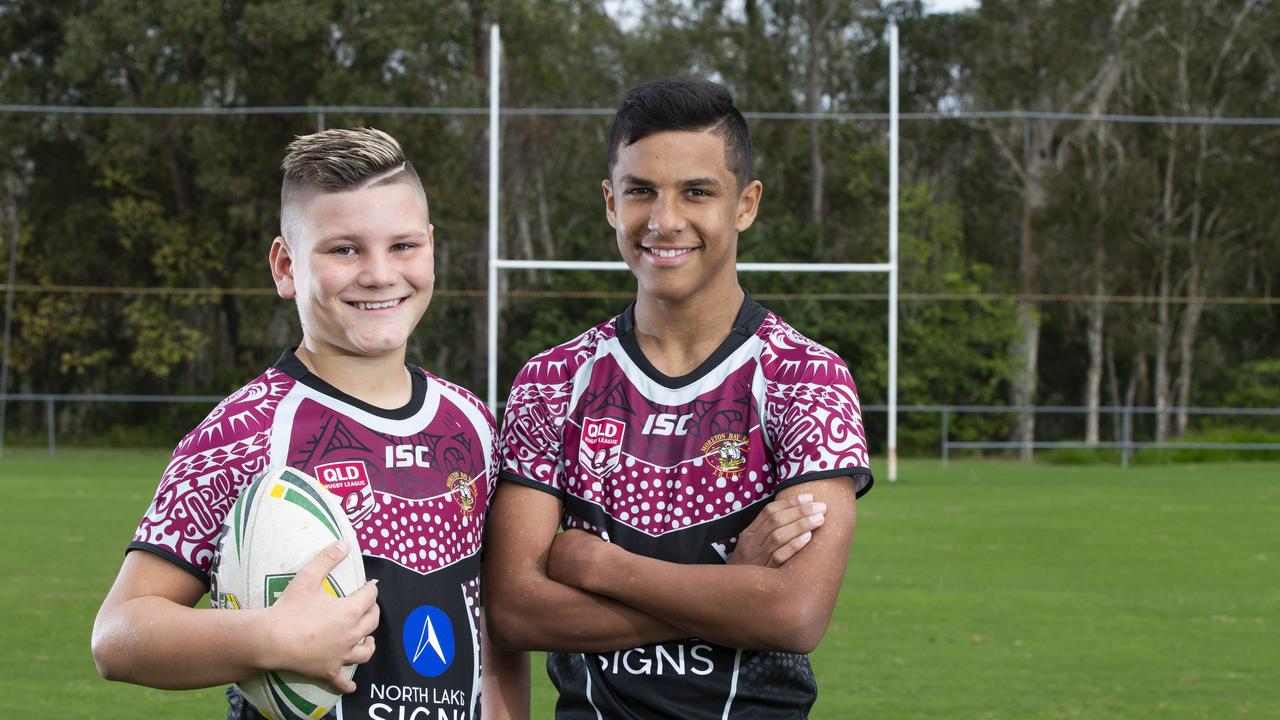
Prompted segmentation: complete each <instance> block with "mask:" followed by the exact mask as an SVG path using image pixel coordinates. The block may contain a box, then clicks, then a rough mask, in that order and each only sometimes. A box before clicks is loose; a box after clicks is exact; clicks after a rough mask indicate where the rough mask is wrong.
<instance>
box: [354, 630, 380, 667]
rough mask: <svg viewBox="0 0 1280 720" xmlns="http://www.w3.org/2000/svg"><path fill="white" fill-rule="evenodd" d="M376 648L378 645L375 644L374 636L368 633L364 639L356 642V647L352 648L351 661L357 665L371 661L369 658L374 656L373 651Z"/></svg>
mask: <svg viewBox="0 0 1280 720" xmlns="http://www.w3.org/2000/svg"><path fill="white" fill-rule="evenodd" d="M376 649H377V647H376V645H375V644H374V641H373V636H372V635H366V636H365V637H364V639H363V640H361V641H360V642H359V643H357V644H356V646H355V647H353V648H351V653H350V658H351V659H350V661H349V662H352V663H355V664H357V665H361V664H364V663H367V662H369V658H372V657H373V651H374V650H376Z"/></svg>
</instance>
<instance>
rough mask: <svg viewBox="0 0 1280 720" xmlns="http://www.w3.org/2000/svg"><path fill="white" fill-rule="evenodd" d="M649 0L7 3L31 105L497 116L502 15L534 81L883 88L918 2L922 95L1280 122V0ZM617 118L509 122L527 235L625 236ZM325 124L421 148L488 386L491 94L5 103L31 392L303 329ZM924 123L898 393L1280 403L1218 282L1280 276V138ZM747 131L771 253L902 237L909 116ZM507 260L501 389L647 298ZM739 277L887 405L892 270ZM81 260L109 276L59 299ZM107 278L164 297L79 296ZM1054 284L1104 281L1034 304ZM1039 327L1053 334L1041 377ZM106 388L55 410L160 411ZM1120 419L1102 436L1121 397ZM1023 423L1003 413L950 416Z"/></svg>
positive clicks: (467, 365)
mask: <svg viewBox="0 0 1280 720" xmlns="http://www.w3.org/2000/svg"><path fill="white" fill-rule="evenodd" d="M618 10H619V11H620V14H618V15H610V14H609V13H608V12H607V11H606V9H605V7H604V6H602V5H601V4H599V3H596V2H590V1H588V0H492V1H485V0H470V1H462V0H453V1H445V0H432V1H429V2H426V3H402V2H391V1H388V0H319V1H317V2H307V3H303V2H297V1H296V0H261V1H255V2H247V1H245V0H228V1H226V2H219V3H213V2H176V1H165V2H154V3H142V4H139V3H132V2H125V1H124V0H104V1H102V2H94V3H87V2H81V1H75V0H53V1H48V2H32V1H31V0H3V1H0V47H3V48H4V49H5V54H6V56H7V60H8V62H7V64H6V65H5V66H3V67H0V102H3V103H8V104H15V105H16V104H23V105H30V104H45V105H64V106H97V107H122V108H123V107H134V108H166V107H184V108H217V109H241V108H245V109H247V108H259V107H263V106H302V107H314V106H368V107H428V108H429V107H437V108H438V107H474V108H480V107H484V106H485V105H486V102H487V99H486V92H487V83H488V52H489V48H488V37H489V36H488V29H489V27H490V26H491V25H492V24H493V23H498V24H500V25H501V27H502V31H503V33H502V35H503V57H504V63H505V69H504V74H503V85H502V88H501V93H502V101H503V104H504V105H505V106H507V107H518V108H553V107H554V108H571V107H580V108H608V107H612V106H613V105H614V104H615V103H616V102H617V100H618V99H619V97H620V96H621V94H622V93H623V92H625V90H626V88H627V87H629V86H630V85H632V84H634V83H635V82H638V81H640V80H642V79H645V78H648V77H652V76H655V75H659V74H669V73H687V74H695V75H701V76H706V77H711V78H714V79H716V80H719V81H721V82H723V83H724V84H725V85H727V86H728V87H729V88H730V89H731V90H732V91H733V92H734V94H735V96H736V98H737V100H738V104H739V106H740V107H742V108H743V109H745V110H755V111H770V112H820V113H857V112H881V111H883V109H884V108H886V107H887V103H888V82H887V72H888V48H887V43H886V40H885V28H886V26H887V24H888V22H889V21H890V19H893V20H896V21H897V22H898V23H899V26H900V28H901V34H902V50H903V55H902V65H901V69H902V84H901V88H902V108H903V110H904V111H907V112H934V111H944V112H952V111H957V110H1036V111H1059V112H1085V113H1109V114H1117V115H1119V114H1144V115H1197V116H1205V117H1249V116H1257V117H1276V116H1280V55H1278V54H1277V52H1276V48H1277V47H1280V6H1278V5H1277V4H1276V3H1269V2H1262V1H1260V0H1214V1H1213V2H1192V1H1191V0H1177V1H1175V2H1158V3H1157V2H1152V1H1150V0H1149V1H1148V2H1142V1H1141V0H1070V1H1066V2H1044V1H1043V0H985V1H984V2H982V4H981V7H980V8H979V9H978V10H975V11H971V12H967V13H960V14H926V13H925V12H924V10H923V7H922V4H921V3H920V2H914V1H896V2H873V1H871V0H857V1H856V2H836V1H835V0H746V1H745V2H743V3H740V4H738V3H725V2H721V1H719V0H645V1H644V2H642V3H629V4H621V5H619V6H618ZM608 121H609V119H608V117H607V116H601V115H583V116H548V115H541V116H529V115H507V116H505V117H504V119H503V121H502V137H501V140H502V147H503V157H502V162H503V165H502V168H503V169H502V177H501V178H500V183H501V189H502V209H501V216H500V228H501V233H500V234H501V237H502V253H503V255H504V256H506V257H521V258H524V257H530V258H534V257H536V258H561V259H593V260H600V259H613V258H614V257H615V256H616V250H615V249H614V241H613V235H612V231H611V229H610V228H609V227H608V225H607V224H606V223H605V222H604V217H603V207H602V201H601V195H600V180H601V179H602V178H603V176H604V173H605V162H604V158H605V148H604V144H605V136H606V134H607V130H608ZM321 123H323V124H324V125H325V126H328V127H335V126H348V125H366V124H367V125H375V126H377V127H380V128H382V129H384V130H387V131H388V132H391V133H392V134H393V135H396V136H397V137H398V138H400V139H401V141H402V142H403V144H404V145H405V147H406V148H407V149H408V152H409V154H410V156H411V158H412V159H413V161H414V163H415V165H416V166H417V167H418V169H419V173H420V174H421V175H422V177H423V178H424V181H425V183H426V185H427V191H428V195H429V197H430V203H431V215H432V221H433V223H434V224H435V225H436V228H437V241H438V246H437V264H438V268H439V271H438V280H437V285H438V288H439V290H440V292H439V294H438V296H437V298H436V300H435V303H434V305H433V307H432V308H431V310H430V311H429V312H428V316H427V319H426V321H425V322H424V324H423V326H422V328H421V330H420V331H419V332H418V333H417V335H416V336H415V338H414V339H413V341H412V347H411V359H412V360H414V361H417V362H420V363H422V364H424V365H426V366H427V367H428V368H430V369H432V370H433V371H435V372H438V373H440V374H442V375H444V376H447V377H450V378H453V379H456V380H458V381H460V382H462V383H463V384H466V385H469V386H471V387H472V388H474V389H477V390H482V389H483V383H484V377H485V357H484V349H485V318H486V316H485V306H484V299H483V296H482V294H483V291H484V290H485V283H486V282H487V274H486V257H487V255H486V252H487V250H486V247H487V246H486V242H487V234H486V223H487V219H488V218H487V198H486V188H487V181H488V178H487V168H488V157H487V152H488V144H487V143H488V125H487V122H486V119H485V118H484V117H483V116H476V115H402V114H390V113H378V112H376V111H372V112H367V113H366V112H360V113H356V112H350V113H346V112H344V113H330V114H327V115H326V116H324V117H318V116H317V115H316V114H313V113H304V114H284V113H270V112H267V113H262V112H243V113H241V114H231V115H216V116H214V115H200V114H196V113H154V114H143V113H134V114H112V115H102V114H39V113H34V114H33V113H18V112H2V113H0V129H2V131H3V133H4V137H5V138H6V141H7V142H6V147H5V149H4V151H3V152H2V153H0V176H2V177H3V186H2V187H0V193H2V194H3V197H0V200H2V201H3V203H4V209H5V213H6V216H7V215H8V214H9V208H12V207H16V208H18V212H19V219H20V226H21V232H20V234H19V235H18V237H17V238H16V241H17V242H18V258H19V260H18V267H17V281H18V283H20V284H23V285H42V286H46V287H49V288H50V289H49V290H47V291H44V292H20V293H18V294H17V297H16V303H15V311H14V317H13V328H14V337H15V343H14V345H13V352H12V355H13V357H12V369H11V375H12V378H11V381H10V389H12V390H27V391H44V392H149V393H221V392H226V391H228V390H230V389H232V388H234V387H236V386H237V385H239V384H240V383H242V382H243V381H244V379H246V378H247V377H250V376H251V375H253V374H255V373H256V372H259V371H260V370H261V368H262V367H263V366H264V365H266V364H268V363H269V362H271V361H272V360H273V359H274V357H275V356H276V354H277V353H278V352H279V350H280V348H281V347H283V346H285V345H287V344H290V343H291V342H295V341H296V339H297V337H298V329H297V324H296V319H295V318H294V313H293V311H292V308H291V307H290V306H289V305H288V304H287V303H285V302H282V301H280V300H278V299H275V298H274V297H273V296H272V294H271V293H270V292H269V291H266V289H267V288H269V281H268V273H267V268H266V262H265V259H266V252H267V248H268V247H269V244H270V241H271V239H272V238H273V237H274V236H275V235H276V234H277V227H278V211H279V201H278V197H279V170H278V163H279V158H280V153H281V152H282V149H283V147H284V146H285V145H286V144H287V142H288V141H289V140H290V139H291V138H292V137H293V136H294V135H297V134H302V133H306V132H310V131H312V130H314V129H316V127H317V126H318V125H319V124H321ZM902 129H903V139H902V168H901V172H902V178H903V183H902V190H901V195H900V207H901V213H900V230H901V239H900V248H901V258H902V274H901V290H902V291H903V292H904V293H908V297H907V299H905V300H904V302H903V304H902V308H901V316H900V321H901V334H900V348H899V352H900V357H901V372H900V387H899V401H900V402H903V403H920V404H999V403H1001V402H1004V401H1005V400H1007V399H1009V398H1013V399H1015V400H1019V401H1021V400H1027V401H1030V402H1036V403H1040V404H1051V403H1068V404H1076V403H1086V404H1090V405H1099V404H1101V405H1106V404H1113V403H1115V404H1118V403H1122V402H1135V403H1138V404H1142V403H1148V402H1150V403H1156V404H1161V405H1163V406H1165V407H1175V406H1177V405H1183V404H1214V403H1219V402H1228V401H1230V402H1252V401H1255V400H1256V401H1257V402H1260V403H1266V402H1269V400H1267V399H1266V398H1267V397H1269V396H1268V395H1267V394H1266V393H1261V392H1259V393H1241V392H1238V391H1237V390H1238V386H1239V383H1241V382H1245V381H1246V380H1248V379H1249V377H1250V376H1249V375H1248V373H1245V375H1243V376H1242V375H1241V373H1242V370H1241V368H1245V367H1254V368H1261V369H1263V370H1264V371H1266V372H1270V369H1271V365H1270V364H1268V363H1272V361H1273V360H1274V358H1275V357H1276V356H1278V355H1280V331H1277V328H1280V322H1277V321H1278V320H1280V306H1278V305H1276V304H1241V305H1213V304H1206V303H1205V302H1204V301H1203V298H1204V297H1207V296H1210V297H1211V296H1249V297H1270V296H1272V295H1273V294H1274V293H1275V292H1276V287H1277V280H1278V279H1280V241H1277V238H1278V237H1280V210H1277V206H1276V204H1275V203H1274V201H1273V199H1272V195H1273V194H1274V190H1273V188H1275V187H1280V134H1277V133H1276V131H1275V129H1274V128H1267V127H1259V126H1209V125H1197V124H1194V123H1193V124H1173V123H1165V124H1137V123H1109V122H1097V121H1080V120H1074V119H1040V120H1007V119H993V120H980V121H960V120H931V121H904V123H903V125H902ZM751 130H752V133H753V138H754V141H755V145H756V159H757V167H756V171H757V174H758V176H759V177H760V178H761V179H762V181H763V182H764V185H765V195H764V203H763V207H762V211H761V215H760V218H759V220H758V222H757V224H756V226H755V227H754V228H752V229H751V230H750V231H749V232H748V233H747V234H745V235H744V236H743V238H742V243H741V247H740V256H741V258H742V259H743V260H748V261H757V262H769V261H793V262H874V261H882V260H884V259H886V242H885V237H886V230H887V225H888V217H887V206H888V197H887V177H888V157H887V136H886V131H887V126H886V124H885V123H883V122H881V121H836V122H831V121H818V120H773V119H759V120H753V121H752V122H751ZM4 231H5V235H6V243H7V242H8V229H7V227H6V228H5V229H4ZM1028 232H1031V233H1032V234H1031V235H1028V234H1027V233H1028ZM1028 239H1030V245H1028V244H1027V241H1028ZM6 247H7V245H6ZM1027 253H1030V255H1028V254H1027ZM501 277H502V279H501V283H502V290H503V291H504V292H505V293H506V295H505V299H504V301H503V311H502V317H503V321H502V327H501V336H502V338H503V342H502V345H501V350H502V356H501V359H500V383H505V382H509V381H510V378H511V377H512V376H513V375H514V373H515V371H516V369H517V368H518V367H519V365H520V364H521V363H522V362H523V360H524V359H525V358H527V357H528V356H529V355H531V354H533V353H535V352H537V351H539V350H541V349H543V348H544V347H546V346H548V345H551V344H554V343H557V342H561V341H563V340H565V339H568V338H569V337H572V336H573V335H575V334H577V333H578V332H581V331H582V330H584V329H585V328H587V327H589V326H591V325H593V324H595V323H598V322H601V321H603V320H605V319H607V318H608V317H610V316H611V315H613V314H615V313H616V312H618V311H620V310H621V309H622V307H623V306H624V305H625V303H626V302H627V299H626V298H627V295H628V293H629V292H630V291H631V290H632V289H633V288H634V284H633V283H632V282H631V280H630V278H629V277H627V276H626V275H625V274H618V273H606V272H601V273H581V272H573V273H553V272H546V271H521V272H507V273H503V274H502V276H501ZM743 283H744V285H745V286H746V287H747V288H748V289H749V290H750V291H751V292H752V293H753V294H754V295H756V296H757V297H760V298H761V299H763V301H764V303H765V304H766V305H767V306H770V307H772V308H774V309H775V310H777V311H779V312H780V314H782V315H783V317H785V318H786V319H787V320H788V321H789V322H791V323H792V324H793V325H795V326H796V327H797V328H799V329H800V330H801V331H802V332H805V333H807V334H809V335H811V336H812V337H814V338H816V339H817V340H819V341H820V342H823V343H824V344H827V345H828V346H830V347H832V348H833V349H835V350H837V351H838V352H840V353H841V354H842V355H843V356H844V357H846V358H847V359H848V360H849V362H850V365H851V367H852V369H853V371H854V375H855V378H857V380H858V382H859V386H860V388H861V390H862V394H863V399H864V402H867V403H880V402H883V401H884V400H885V387H886V380H887V368H886V355H887V353H886V342H887V327H886V319H885V312H884V308H885V305H884V301H883V300H882V299H878V298H875V297H874V296H875V295H876V294H877V293H883V292H884V289H885V286H884V280H883V277H882V276H848V275H826V274H820V275H809V274H806V275H794V276H788V275H782V274H750V275H747V274H744V275H743ZM67 287H73V288H81V289H80V290H65V289H55V288H67ZM101 287H112V288H132V290H130V291H127V292H123V293H121V292H98V291H93V292H90V291H87V290H84V289H83V288H101ZM157 289H159V290H164V291H165V292H156V290H157ZM226 289H232V290H233V291H231V292H226V291H225V290H226ZM1028 290H1030V291H1033V292H1036V293H1042V294H1055V293H1057V294H1070V295H1094V296H1098V298H1100V299H1095V300H1094V301H1092V302H1079V303H1043V302H1042V303H1035V304H1028V303H1025V302H1024V304H1023V305H1021V306H1019V305H1018V303H1017V301H1016V299H1015V296H1016V294H1017V293H1019V292H1026V291H1028ZM912 293H919V294H932V295H937V294H943V295H946V296H948V297H952V298H955V297H960V296H965V295H974V294H983V293H987V294H990V293H995V294H1001V293H1003V294H1005V295H1006V298H1005V299H991V297H990V296H989V295H983V296H982V298H980V299H979V298H971V299H951V300H924V299H914V298H913V297H912V296H911V294H912ZM864 296H865V297H866V299H858V298H862V297H864ZM1111 296H1145V297H1148V298H1150V300H1148V301H1145V302H1141V303H1136V304H1135V303H1115V302H1107V301H1106V300H1105V298H1107V297H1111ZM1024 300H1025V298H1024ZM1028 313H1030V314H1028ZM1031 330H1034V333H1031V334H1029V332H1030V331H1031ZM1029 343H1031V344H1029ZM1015 350H1016V352H1015ZM1029 351H1035V352H1037V353H1038V357H1039V358H1040V361H1039V363H1038V365H1037V364H1036V363H1032V364H1031V366H1030V371H1031V373H1032V375H1031V378H1030V380H1032V381H1033V382H1031V384H1030V385H1027V380H1028V378H1027V375H1026V374H1027V368H1028V366H1027V364H1026V362H1025V360H1026V353H1027V352H1029ZM1247 363H1253V364H1252V365H1250V364H1247ZM1259 363H1260V364H1259ZM1272 364H1273V363H1272ZM1019 392H1021V393H1022V394H1019ZM1028 392H1029V393H1030V395H1027V393H1028ZM1020 399H1021V400H1020ZM112 412H117V413H118V412H123V411H121V410H118V409H117V410H111V409H104V408H92V407H90V406H79V407H72V408H68V409H65V410H63V413H64V415H63V417H62V418H61V421H62V422H63V423H64V424H65V425H69V426H73V427H74V426H77V425H86V424H89V420H90V419H91V418H90V415H91V414H92V413H97V414H98V416H95V417H99V420H96V421H95V422H98V423H99V424H100V423H101V422H139V420H138V419H136V418H133V417H132V416H130V417H128V418H126V417H125V416H122V415H111V413H112ZM1160 417H1161V418H1163V419H1160V420H1158V421H1157V426H1156V427H1155V428H1153V430H1154V431H1155V432H1157V434H1161V433H1163V434H1169V433H1178V432H1182V431H1183V430H1185V429H1186V423H1187V418H1185V417H1179V416H1178V415H1177V413H1175V412H1173V411H1170V412H1169V413H1167V414H1164V415H1162V416H1160ZM147 421H148V420H147V419H143V420H140V422H144V423H145V422H147ZM150 421H151V422H153V423H165V422H170V421H172V416H171V415H163V414H161V415H157V416H154V417H152V418H150ZM875 422H876V421H875V420H874V417H873V418H872V424H873V426H874V423H875ZM934 422H935V420H934V419H933V418H930V417H927V416H917V417H912V416H910V415H908V416H905V417H904V423H905V424H904V436H903V437H904V443H905V444H906V445H908V446H910V445H913V444H914V445H917V446H922V445H926V444H928V443H931V442H933V438H934V437H935V434H936V430H934V429H933V423H934ZM1072 422H1074V421H1072ZM1090 423H1091V426H1090V429H1089V430H1088V433H1089V434H1091V435H1090V436H1091V437H1096V436H1097V435H1098V432H1099V430H1098V427H1099V420H1098V418H1097V417H1095V418H1094V419H1092V420H1091V421H1090ZM1013 429H1014V428H1013V426H1012V425H1010V424H1008V418H1003V419H991V420H986V421H979V420H974V421H973V422H972V424H968V425H964V426H962V427H959V428H957V429H956V431H957V432H959V433H960V434H961V435H967V436H970V437H985V438H990V437H992V436H998V435H1002V434H1005V433H1008V432H1011V431H1013ZM1081 429H1082V428H1081V427H1077V426H1076V425H1063V426H1060V427H1059V426H1055V427H1051V428H1050V430H1049V432H1069V433H1079V432H1080V431H1081ZM873 434H874V435H875V436H876V437H875V441H876V442H879V441H880V438H881V433H874V432H873Z"/></svg>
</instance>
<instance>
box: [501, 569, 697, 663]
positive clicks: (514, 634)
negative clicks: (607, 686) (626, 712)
mask: <svg viewBox="0 0 1280 720" xmlns="http://www.w3.org/2000/svg"><path fill="white" fill-rule="evenodd" d="M520 586H521V587H520V588H519V589H516V588H510V587H504V588H502V589H501V590H497V591H496V592H491V594H490V597H491V598H494V599H491V600H490V601H489V606H488V613H489V621H488V626H489V630H490V637H491V638H493V640H494V643H495V645H496V646H498V647H500V648H502V649H504V650H544V651H552V652H609V651H612V650H620V649H624V648H631V647H636V646H638V645H647V644H650V643H657V642H665V641H667V640H677V639H680V638H684V637H688V634H687V633H685V632H683V631H682V630H680V629H678V628H676V627H674V626H672V625H671V624H669V623H667V622H665V621H663V620H660V619H658V618H656V617H654V616H652V615H650V614H648V613H645V612H643V611H641V610H639V609H637V608H633V607H628V606H627V605H624V604H622V603H620V602H617V601H615V600H611V599H609V598H606V597H602V596H600V595H596V594H592V593H588V592H584V591H582V590H579V589H577V588H572V587H569V586H567V585H563V584H561V583H558V582H555V581H553V580H550V579H548V578H547V577H545V576H541V577H537V578H529V579H527V580H525V581H523V582H521V583H520ZM498 597H502V598H503V600H501V601H496V598H498Z"/></svg>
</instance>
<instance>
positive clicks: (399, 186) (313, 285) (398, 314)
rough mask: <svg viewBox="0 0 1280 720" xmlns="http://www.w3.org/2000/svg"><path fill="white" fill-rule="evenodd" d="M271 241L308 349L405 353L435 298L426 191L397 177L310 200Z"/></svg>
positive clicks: (281, 290)
mask: <svg viewBox="0 0 1280 720" xmlns="http://www.w3.org/2000/svg"><path fill="white" fill-rule="evenodd" d="M287 232H289V234H290V237H289V238H287V239H286V238H283V237H278V238H276V240H275V243H274V244H273V245H272V246H271V272H272V276H273V277H274V278H275V282H276V291H277V293H278V294H279V295H280V297H282V298H286V299H290V298H292V299H296V300H297V304H298V317H299V319H300V320H301V322H302V333H303V344H304V347H306V348H307V350H308V351H309V352H312V353H323V354H337V355H354V356H363V357H383V356H386V355H388V354H391V353H399V354H400V356H401V357H403V355H404V352H405V344H406V342H407V341H408V339H409V335H410V333H412V332H413V329H414V327H416V326H417V324H418V321H419V320H420V319H421V318H422V314H423V313H424V312H426V309H427V305H428V304H429V303H430V302H431V291H432V288H433V286H434V284H435V263H434V259H433V250H434V239H433V228H432V226H431V225H430V224H429V223H428V221H427V208H426V205H425V203H424V201H423V198H422V195H421V191H420V190H419V189H418V188H417V187H416V186H415V185H413V184H410V183H407V182H395V183H390V184H383V185H375V186H372V187H366V188H361V189H357V190H349V191H346V192H334V193H319V194H317V195H315V196H314V197H312V198H311V199H309V200H307V201H306V204H305V206H303V208H302V211H301V212H299V213H298V221H297V222H296V223H293V224H292V225H291V226H290V227H289V229H288V230H287Z"/></svg>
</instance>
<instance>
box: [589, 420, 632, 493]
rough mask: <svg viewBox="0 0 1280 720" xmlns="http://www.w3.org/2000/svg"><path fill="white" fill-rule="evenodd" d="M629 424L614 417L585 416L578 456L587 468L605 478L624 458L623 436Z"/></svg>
mask: <svg viewBox="0 0 1280 720" xmlns="http://www.w3.org/2000/svg"><path fill="white" fill-rule="evenodd" d="M626 430H627V424H626V423H624V422H622V421H621V420H614V419H612V418H601V419H599V420H597V419H596V418H585V419H584V420H583V423H582V440H581V442H580V443H579V446H578V447H579V450H578V457H579V459H580V460H581V461H582V464H583V466H585V467H586V468H587V470H589V471H591V472H592V473H595V474H596V475H597V476H599V477H601V478H603V477H604V476H605V475H608V474H609V473H611V472H613V471H614V470H616V469H617V468H618V463H619V462H620V461H621V460H622V437H623V435H625V434H626Z"/></svg>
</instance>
